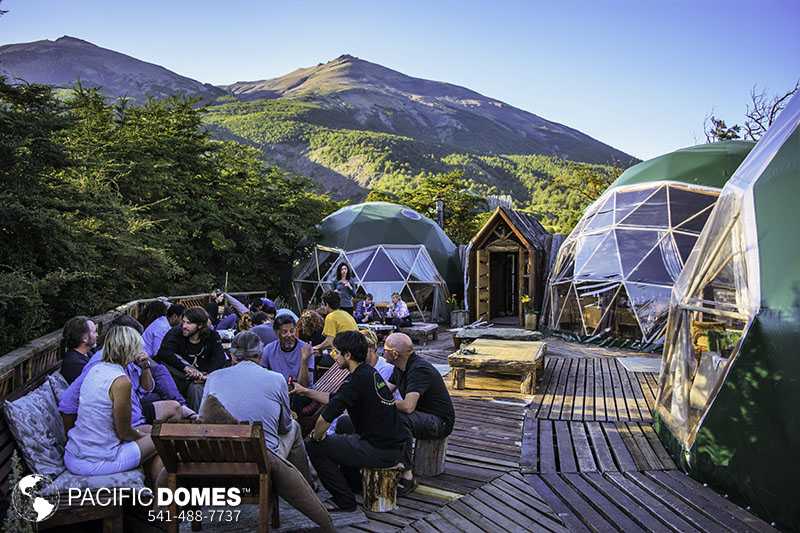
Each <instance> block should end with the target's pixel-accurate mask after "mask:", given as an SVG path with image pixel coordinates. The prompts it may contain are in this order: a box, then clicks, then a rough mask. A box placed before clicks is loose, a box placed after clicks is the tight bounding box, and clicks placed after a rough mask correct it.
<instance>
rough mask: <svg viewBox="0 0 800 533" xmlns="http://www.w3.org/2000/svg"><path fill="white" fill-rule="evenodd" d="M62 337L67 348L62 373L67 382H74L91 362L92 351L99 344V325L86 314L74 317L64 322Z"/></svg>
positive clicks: (62, 362) (62, 361)
mask: <svg viewBox="0 0 800 533" xmlns="http://www.w3.org/2000/svg"><path fill="white" fill-rule="evenodd" d="M61 338H62V341H61V342H63V343H64V348H65V353H64V358H63V359H62V360H61V375H62V376H64V379H66V380H67V383H72V382H73V381H75V379H76V378H77V377H78V376H79V375H80V374H81V371H82V370H83V367H84V366H86V363H88V362H89V358H90V357H91V356H92V354H91V353H90V352H91V351H92V349H93V348H94V347H95V346H96V345H97V325H96V324H95V323H94V322H93V321H92V320H91V319H90V318H89V317H86V316H76V317H72V318H70V319H69V320H67V323H66V324H64V331H63V333H62V335H61Z"/></svg>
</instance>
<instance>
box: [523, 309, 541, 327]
mask: <svg viewBox="0 0 800 533" xmlns="http://www.w3.org/2000/svg"><path fill="white" fill-rule="evenodd" d="M538 327H539V313H528V312H526V313H525V329H531V330H534V331H536V329H537V328H538Z"/></svg>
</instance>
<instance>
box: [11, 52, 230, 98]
mask: <svg viewBox="0 0 800 533" xmlns="http://www.w3.org/2000/svg"><path fill="white" fill-rule="evenodd" d="M0 75H3V76H5V77H6V78H7V79H9V80H10V81H12V82H13V81H14V80H15V79H17V78H18V79H20V80H24V81H26V82H28V83H44V84H48V85H54V86H56V87H71V86H72V85H73V84H74V83H75V82H76V81H78V80H80V81H81V83H82V84H83V85H84V86H87V87H102V90H103V92H104V93H105V94H106V95H108V96H109V97H112V98H118V97H123V96H124V97H128V98H130V99H132V100H133V101H134V102H137V103H141V102H143V101H145V100H146V99H147V98H148V97H153V98H164V97H167V96H171V95H175V94H185V95H189V96H198V97H200V98H202V99H203V100H205V101H210V100H212V99H214V98H217V97H219V96H222V95H224V94H225V91H224V90H222V89H220V88H218V87H214V86H213V85H209V84H205V83H201V82H199V81H196V80H193V79H191V78H187V77H185V76H181V75H179V74H176V73H174V72H172V71H170V70H167V69H166V68H164V67H161V66H158V65H154V64H152V63H147V62H144V61H140V60H138V59H135V58H133V57H130V56H127V55H125V54H121V53H119V52H115V51H113V50H108V49H106V48H101V47H99V46H96V45H94V44H92V43H90V42H87V41H83V40H81V39H76V38H75V37H68V36H64V37H60V38H58V39H56V40H55V41H50V40H42V41H35V42H31V43H19V44H9V45H5V46H0Z"/></svg>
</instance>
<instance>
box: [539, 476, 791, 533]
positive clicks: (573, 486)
mask: <svg viewBox="0 0 800 533" xmlns="http://www.w3.org/2000/svg"><path fill="white" fill-rule="evenodd" d="M525 479H526V480H527V481H528V482H529V483H530V484H531V486H532V487H533V488H534V489H536V492H537V493H538V494H539V495H540V497H541V498H542V499H543V500H544V501H545V502H546V503H547V505H549V506H550V507H552V508H553V509H554V510H555V511H556V512H557V514H558V516H559V517H560V518H561V519H563V520H564V522H565V523H566V525H567V527H568V528H569V530H570V531H624V532H626V533H627V532H629V531H659V532H661V531H664V532H667V531H670V532H671V531H674V532H681V533H683V532H687V531H714V532H717V531H735V532H755V531H775V530H774V529H773V528H772V527H770V525H769V524H767V523H766V522H764V521H762V520H760V519H758V518H756V517H755V516H753V515H751V514H750V513H748V512H747V511H745V510H744V509H742V508H740V507H737V506H736V505H734V504H733V503H731V502H730V501H728V500H727V499H725V498H724V497H722V496H720V495H718V494H716V493H715V492H714V491H712V490H711V489H709V488H708V487H704V486H703V485H701V484H699V483H697V482H696V481H694V480H693V479H691V478H690V477H689V476H687V475H685V474H683V473H681V472H678V471H677V470H671V471H645V472H636V471H633V472H580V473H549V474H544V473H542V474H525Z"/></svg>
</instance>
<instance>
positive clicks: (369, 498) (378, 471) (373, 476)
mask: <svg viewBox="0 0 800 533" xmlns="http://www.w3.org/2000/svg"><path fill="white" fill-rule="evenodd" d="M402 471H403V466H402V465H399V464H398V465H395V466H393V467H391V468H362V469H361V485H362V490H361V496H362V497H363V498H364V509H366V510H367V511H372V512H374V513H388V512H390V511H394V510H395V509H397V480H398V478H399V477H400V473H401V472H402Z"/></svg>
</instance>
